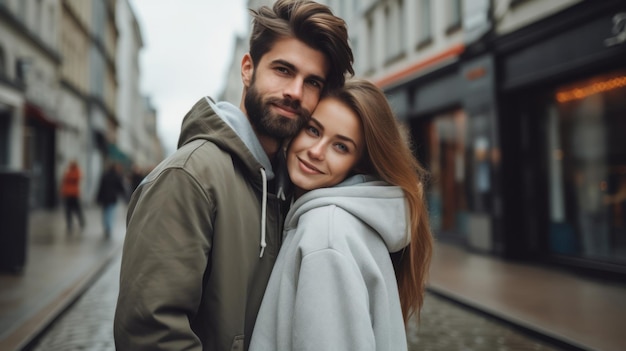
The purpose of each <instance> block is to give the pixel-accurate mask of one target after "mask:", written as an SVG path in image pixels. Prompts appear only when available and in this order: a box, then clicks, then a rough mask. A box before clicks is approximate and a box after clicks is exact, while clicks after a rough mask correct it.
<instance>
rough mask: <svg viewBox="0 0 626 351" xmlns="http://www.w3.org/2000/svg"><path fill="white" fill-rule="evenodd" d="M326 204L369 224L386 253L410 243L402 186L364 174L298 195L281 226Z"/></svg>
mask: <svg viewBox="0 0 626 351" xmlns="http://www.w3.org/2000/svg"><path fill="white" fill-rule="evenodd" d="M328 205H335V206H337V207H340V208H342V209H343V210H345V211H347V212H349V213H350V214H352V215H353V216H355V217H357V218H359V219H360V220H361V221H363V222H364V223H366V224H367V225H369V226H370V227H372V229H374V230H375V231H376V232H377V233H378V234H379V235H380V236H381V237H382V239H383V241H384V242H385V244H386V246H387V249H388V250H389V252H396V251H399V250H401V249H402V248H404V247H406V246H407V245H408V244H409V242H410V239H411V235H410V228H411V227H410V223H409V220H410V218H409V215H408V213H407V210H408V206H407V204H406V200H405V197H404V192H403V191H402V189H401V188H400V187H398V186H392V185H389V184H388V183H386V182H383V181H380V180H376V179H375V178H373V177H370V176H364V175H355V176H352V177H350V178H348V179H346V180H344V181H343V182H341V183H340V184H337V185H336V186H334V187H331V188H320V189H315V190H311V191H309V192H307V193H305V194H304V195H302V196H301V197H300V198H299V199H298V200H296V201H295V202H294V203H293V205H292V207H291V209H290V210H289V213H288V214H287V218H286V220H285V229H286V230H289V229H292V228H295V227H296V226H297V225H298V221H299V219H300V216H301V215H303V214H304V213H306V212H308V211H310V210H312V209H314V208H317V207H323V206H328ZM285 232H287V231H285Z"/></svg>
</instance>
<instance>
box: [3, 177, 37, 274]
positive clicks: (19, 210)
mask: <svg viewBox="0 0 626 351" xmlns="http://www.w3.org/2000/svg"><path fill="white" fill-rule="evenodd" d="M29 186H30V177H29V175H28V174H27V173H25V172H17V171H6V170H2V171H0V270H3V271H11V272H14V273H19V272H21V271H22V269H23V268H24V265H25V264H26V238H27V235H26V234H27V231H28V210H29V208H28V207H29V206H28V199H29Z"/></svg>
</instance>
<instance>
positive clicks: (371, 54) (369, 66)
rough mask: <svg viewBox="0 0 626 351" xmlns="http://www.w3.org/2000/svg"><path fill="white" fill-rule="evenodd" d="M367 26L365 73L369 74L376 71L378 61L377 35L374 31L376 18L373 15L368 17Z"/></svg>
mask: <svg viewBox="0 0 626 351" xmlns="http://www.w3.org/2000/svg"><path fill="white" fill-rule="evenodd" d="M366 26H367V29H366V31H367V37H366V39H367V43H366V45H365V46H366V48H367V54H366V55H365V62H366V64H365V73H366V74H367V73H372V72H373V71H374V69H375V62H376V37H375V33H374V20H373V19H372V17H371V16H370V17H367V19H366Z"/></svg>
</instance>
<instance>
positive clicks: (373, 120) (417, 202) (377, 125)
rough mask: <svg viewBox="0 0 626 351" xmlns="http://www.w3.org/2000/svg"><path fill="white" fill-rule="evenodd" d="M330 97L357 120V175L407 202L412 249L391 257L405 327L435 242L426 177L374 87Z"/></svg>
mask: <svg viewBox="0 0 626 351" xmlns="http://www.w3.org/2000/svg"><path fill="white" fill-rule="evenodd" d="M329 95H330V96H332V97H335V98H337V99H339V100H340V101H342V102H343V103H345V104H347V105H348V106H349V107H350V108H351V109H352V110H353V111H354V112H355V113H356V114H357V115H358V116H359V117H360V118H361V122H362V124H363V132H364V136H365V138H364V139H365V152H364V154H363V158H362V162H361V163H360V164H359V171H362V172H364V173H369V174H374V175H377V176H378V177H380V178H381V179H382V180H384V181H386V182H388V183H389V184H392V185H396V186H399V187H401V188H402V190H404V194H405V196H406V198H407V201H408V205H409V213H410V219H411V243H410V244H409V246H407V247H406V248H405V249H404V250H402V251H400V252H398V253H394V254H392V259H393V261H394V268H395V271H396V280H397V282H398V291H399V293H400V304H401V306H402V314H403V316H404V322H405V323H406V322H407V321H408V320H409V318H410V317H411V316H412V315H413V314H414V313H416V312H417V315H418V317H419V311H420V309H421V307H422V304H423V302H424V289H425V286H426V279H427V275H428V269H429V266H430V259H431V256H432V246H433V239H432V235H431V231H430V225H429V223H428V211H427V208H426V200H425V198H424V182H425V178H426V171H425V170H424V168H423V167H422V166H421V165H420V163H419V161H418V160H417V159H416V158H415V156H414V155H413V152H412V150H411V146H410V145H409V143H408V141H409V138H408V137H407V136H405V135H404V134H403V130H402V129H401V127H400V125H399V124H398V122H397V120H396V118H395V115H394V113H393V111H392V110H391V107H390V105H389V102H388V101H387V98H386V97H385V94H384V93H383V92H382V90H381V89H379V88H378V87H377V86H376V85H374V84H373V83H371V82H370V81H367V80H363V79H352V80H348V81H346V83H345V85H344V87H343V88H341V89H338V90H335V91H333V92H330V93H329Z"/></svg>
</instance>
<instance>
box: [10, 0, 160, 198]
mask: <svg viewBox="0 0 626 351" xmlns="http://www.w3.org/2000/svg"><path fill="white" fill-rule="evenodd" d="M118 17H119V18H118ZM142 45H143V43H142V39H141V31H140V28H139V26H138V24H137V21H136V19H135V15H134V13H133V11H132V9H131V8H130V5H129V3H128V0H89V1H84V0H0V169H2V170H8V171H11V172H14V171H19V172H26V173H27V174H28V175H29V178H30V191H29V194H30V197H31V198H30V199H29V200H30V201H29V203H30V205H31V208H52V207H55V206H57V205H58V203H59V200H60V196H59V183H60V179H61V175H62V173H63V171H64V170H65V168H66V167H67V164H68V163H69V161H71V160H76V161H78V163H79V165H80V166H81V168H82V170H83V181H82V200H83V202H85V203H93V202H94V199H95V193H96V190H97V185H98V182H99V179H100V176H101V173H102V171H103V169H104V167H105V165H106V163H107V162H110V161H117V162H122V163H123V164H124V165H125V166H126V169H127V170H128V171H129V172H130V168H131V165H132V163H134V162H136V160H137V159H142V157H143V156H141V155H145V154H149V155H150V159H149V160H147V159H146V160H145V161H144V162H145V164H146V165H148V164H149V165H151V166H153V165H154V164H156V163H158V162H159V161H160V159H162V157H163V153H162V151H159V149H158V148H156V146H155V145H160V141H159V140H158V136H157V133H156V123H155V118H156V111H155V110H154V108H152V107H151V106H150V107H149V108H147V107H146V104H145V97H143V96H142V95H141V94H140V93H139V88H138V87H139V78H140V70H139V61H138V55H139V52H140V50H141V47H142ZM146 126H148V127H146ZM149 133H152V134H149ZM135 135H141V136H142V138H143V139H142V140H141V141H140V142H138V141H136V140H135V139H134V138H135ZM142 148H149V150H148V151H145V150H143V149H142ZM155 148H156V151H155ZM135 155H139V156H135ZM143 159H145V157H144V158H143Z"/></svg>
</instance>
